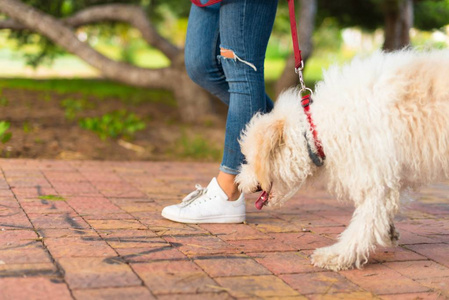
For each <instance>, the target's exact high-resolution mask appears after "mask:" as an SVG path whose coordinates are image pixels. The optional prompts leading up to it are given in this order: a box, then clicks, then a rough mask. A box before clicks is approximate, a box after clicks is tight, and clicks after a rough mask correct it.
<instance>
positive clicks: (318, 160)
mask: <svg viewBox="0 0 449 300" xmlns="http://www.w3.org/2000/svg"><path fill="white" fill-rule="evenodd" d="M287 1H288V11H289V16H290V27H291V33H292V41H293V52H294V55H295V72H296V73H297V74H298V76H299V84H300V90H299V93H300V95H301V94H302V93H304V92H310V94H306V95H304V96H302V99H301V105H302V107H303V108H304V113H305V114H306V116H307V121H308V122H309V126H310V130H311V131H312V134H313V141H314V145H315V148H316V151H317V154H315V153H314V152H313V150H312V149H311V148H310V145H309V142H307V147H308V151H309V156H310V158H311V159H312V161H313V163H314V164H315V165H316V166H322V165H323V161H324V159H325V158H326V156H325V154H324V151H323V147H322V146H321V142H320V140H319V139H318V133H317V131H316V129H315V124H314V123H313V120H312V114H311V113H310V104H312V103H313V100H312V98H311V94H312V90H311V89H309V88H307V87H306V85H305V83H304V77H303V75H302V71H303V69H304V61H303V60H302V56H301V50H300V49H299V42H298V32H297V29H296V16H295V1H294V0H287ZM306 139H307V138H306ZM269 198H270V193H269V192H266V191H263V192H262V194H261V195H260V196H259V199H257V201H256V203H255V206H256V208H257V209H259V210H260V209H262V207H263V206H264V205H266V204H267V203H268V200H269Z"/></svg>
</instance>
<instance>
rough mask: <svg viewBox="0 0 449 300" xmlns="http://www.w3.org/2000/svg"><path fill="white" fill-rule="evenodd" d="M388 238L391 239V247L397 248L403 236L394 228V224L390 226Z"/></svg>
mask: <svg viewBox="0 0 449 300" xmlns="http://www.w3.org/2000/svg"><path fill="white" fill-rule="evenodd" d="M388 236H389V237H390V245H389V246H393V247H396V246H397V245H398V244H399V237H400V236H401V235H400V234H399V232H398V231H397V230H396V228H395V227H394V224H390V230H389V232H388Z"/></svg>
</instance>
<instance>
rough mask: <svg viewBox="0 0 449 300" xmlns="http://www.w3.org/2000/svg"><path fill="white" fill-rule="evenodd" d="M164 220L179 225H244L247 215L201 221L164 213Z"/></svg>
mask: <svg viewBox="0 0 449 300" xmlns="http://www.w3.org/2000/svg"><path fill="white" fill-rule="evenodd" d="M161 215H162V216H163V217H164V218H166V219H168V220H170V221H174V222H178V223H188V224H200V223H201V224H204V223H243V222H245V219H246V216H245V215H237V216H222V217H203V218H200V219H189V218H181V217H179V216H176V217H175V216H170V215H168V214H165V213H164V212H162V214H161Z"/></svg>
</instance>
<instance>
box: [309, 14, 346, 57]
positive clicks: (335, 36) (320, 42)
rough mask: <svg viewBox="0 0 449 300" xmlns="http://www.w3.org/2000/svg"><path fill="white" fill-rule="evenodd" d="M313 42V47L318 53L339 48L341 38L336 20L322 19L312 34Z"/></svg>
mask: <svg viewBox="0 0 449 300" xmlns="http://www.w3.org/2000/svg"><path fill="white" fill-rule="evenodd" d="M313 43H314V47H315V49H316V50H318V51H319V52H320V53H322V52H323V51H332V52H335V49H340V47H341V44H342V43H343V38H342V36H341V29H340V27H339V26H338V22H337V20H335V19H334V18H326V19H324V20H323V22H322V23H321V25H320V26H319V27H318V28H317V30H316V31H315V33H314V34H313Z"/></svg>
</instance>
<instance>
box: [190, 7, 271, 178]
mask: <svg viewBox="0 0 449 300" xmlns="http://www.w3.org/2000/svg"><path fill="white" fill-rule="evenodd" d="M204 2H206V1H203V3H204ZM277 2H278V1H277V0H223V1H222V2H221V3H219V4H215V5H213V6H209V7H205V8H200V7H197V6H195V5H192V8H191V10H190V16H189V23H188V28H187V38H186V46H185V65H186V69H187V73H188V74H189V76H190V78H191V79H192V80H193V81H194V82H195V83H197V84H198V85H200V86H201V87H203V88H204V89H206V90H207V91H209V92H210V93H211V94H213V95H215V96H217V97H218V98H219V99H220V100H221V101H223V102H224V103H225V104H226V105H228V116H227V120H226V137H225V145H224V152H223V160H222V163H221V166H220V170H221V171H223V172H225V173H228V174H234V175H236V174H238V173H239V169H240V165H241V164H242V163H243V162H244V156H243V154H242V152H241V150H240V144H239V138H240V135H241V132H242V130H243V129H244V128H245V126H246V124H247V123H248V122H249V120H250V119H251V117H252V116H253V115H254V114H255V113H257V112H262V113H265V112H269V111H270V110H271V109H272V108H273V102H272V101H271V99H270V98H269V97H268V95H267V94H266V93H265V81H264V60H265V52H266V49H267V44H268V39H269V37H270V34H271V31H272V28H273V22H274V18H275V15H276V9H277ZM221 49H227V50H229V51H226V52H221V51H220V50H221ZM224 53H227V54H228V55H225V54H224ZM220 54H222V55H220ZM229 54H230V55H231V58H229ZM234 55H235V56H234Z"/></svg>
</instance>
